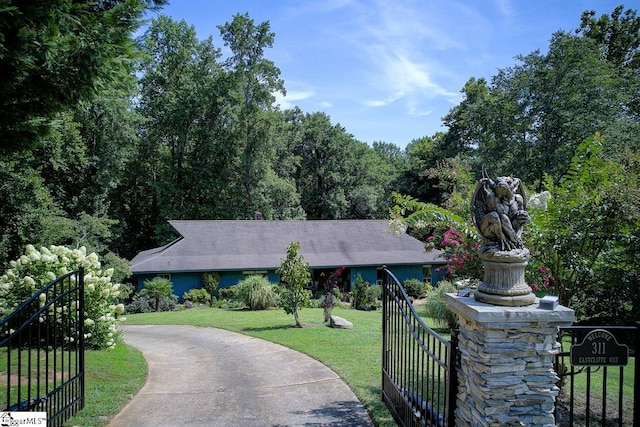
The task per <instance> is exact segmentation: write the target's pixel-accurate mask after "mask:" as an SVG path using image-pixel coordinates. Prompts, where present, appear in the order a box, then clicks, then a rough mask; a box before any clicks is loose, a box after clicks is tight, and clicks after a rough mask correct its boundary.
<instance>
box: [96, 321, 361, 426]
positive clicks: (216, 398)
mask: <svg viewBox="0 0 640 427" xmlns="http://www.w3.org/2000/svg"><path fill="white" fill-rule="evenodd" d="M125 342H126V343H127V344H130V345H132V346H134V347H136V348H138V349H139V350H140V351H141V352H142V354H143V355H144V358H145V359H146V361H147V365H148V378H147V381H146V383H145V385H144V386H143V387H142V389H141V390H140V392H139V393H138V394H137V395H136V396H135V397H134V398H133V400H131V402H129V404H128V405H127V406H126V407H125V408H124V409H123V410H122V411H121V412H120V413H119V414H118V415H116V416H115V417H114V418H113V420H111V422H110V423H109V424H108V427H133V426H135V427H143V426H176V425H189V426H234V427H235V426H261V427H262V426H274V427H275V426H373V423H372V422H371V419H370V418H369V416H368V414H367V412H366V410H365V409H364V407H363V405H362V404H361V403H360V402H359V401H358V400H357V398H356V397H355V395H354V394H353V392H352V391H351V390H350V389H349V388H348V387H347V386H346V384H345V383H344V382H343V381H342V380H341V379H340V377H338V375H336V373H335V372H333V371H331V370H330V369H329V368H327V367H326V366H324V365H323V364H321V363H320V362H318V361H316V360H314V359H312V358H310V357H308V356H306V355H303V354H301V353H298V352H296V351H293V350H291V349H288V348H286V347H283V346H281V345H278V344H274V343H271V342H268V341H264V340H261V339H258V338H252V337H248V336H245V335H241V334H237V333H234V332H228V331H224V330H221V329H215V328H198V327H194V326H178V325H170V326H166V325H163V326H156V325H128V326H126V327H125Z"/></svg>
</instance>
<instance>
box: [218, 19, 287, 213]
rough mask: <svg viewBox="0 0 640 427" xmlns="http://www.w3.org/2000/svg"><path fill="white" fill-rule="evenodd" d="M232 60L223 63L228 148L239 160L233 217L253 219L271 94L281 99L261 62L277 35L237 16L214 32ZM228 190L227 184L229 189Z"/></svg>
mask: <svg viewBox="0 0 640 427" xmlns="http://www.w3.org/2000/svg"><path fill="white" fill-rule="evenodd" d="M218 28H219V29H220V33H221V35H222V39H223V40H224V43H225V46H227V47H228V48H229V49H230V50H231V54H230V55H229V57H228V58H227V59H226V60H225V61H224V64H223V65H224V69H225V71H226V72H227V76H228V79H229V81H228V83H229V84H230V85H231V88H230V93H229V97H228V101H227V106H228V113H229V114H230V121H229V122H228V125H229V130H230V140H229V143H233V144H234V145H235V146H236V147H235V150H236V152H237V153H238V154H239V164H238V170H237V174H238V179H237V180H236V181H235V183H236V184H237V185H238V186H239V188H237V189H232V191H235V192H236V194H242V198H239V199H238V202H239V206H238V212H237V213H236V216H237V217H247V216H248V217H251V216H252V215H253V213H254V212H255V211H258V210H260V209H261V206H260V203H259V202H258V201H259V200H260V196H259V186H258V184H259V183H260V182H261V181H263V180H264V179H265V178H266V176H267V173H268V170H269V168H270V167H271V163H272V161H273V140H272V136H271V134H272V132H271V131H272V127H273V121H274V118H273V115H272V114H270V112H271V111H272V110H273V103H274V102H275V97H274V94H275V93H277V92H280V93H283V94H284V93H285V90H284V81H283V80H282V79H281V78H280V69H278V67H276V65H275V64H274V63H273V61H271V60H269V59H267V58H266V57H265V51H266V49H269V48H271V47H272V46H273V42H274V39H275V33H273V32H272V31H271V29H270V25H269V22H268V21H267V22H262V23H260V24H257V25H256V23H255V22H254V20H253V19H251V18H250V17H249V15H248V14H244V15H241V14H237V15H235V16H234V17H233V20H232V21H231V22H228V23H226V24H224V25H221V26H219V27H218ZM229 184H231V182H230V183H229Z"/></svg>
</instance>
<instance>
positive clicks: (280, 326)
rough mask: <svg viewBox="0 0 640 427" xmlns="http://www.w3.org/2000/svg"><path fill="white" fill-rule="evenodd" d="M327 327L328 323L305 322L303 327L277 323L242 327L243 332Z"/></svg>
mask: <svg viewBox="0 0 640 427" xmlns="http://www.w3.org/2000/svg"><path fill="white" fill-rule="evenodd" d="M320 327H327V325H308V324H305V323H303V324H302V327H300V328H299V327H297V326H296V325H276V326H259V327H248V328H242V329H240V330H241V331H243V332H264V331H284V330H287V329H302V328H304V329H307V328H311V329H313V328H320Z"/></svg>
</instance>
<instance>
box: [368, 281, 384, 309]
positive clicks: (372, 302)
mask: <svg viewBox="0 0 640 427" xmlns="http://www.w3.org/2000/svg"><path fill="white" fill-rule="evenodd" d="M365 296H366V301H367V304H369V306H371V307H376V308H377V307H378V306H381V305H382V302H381V301H380V299H381V298H382V286H380V285H371V286H369V287H368V288H367V290H366V293H365Z"/></svg>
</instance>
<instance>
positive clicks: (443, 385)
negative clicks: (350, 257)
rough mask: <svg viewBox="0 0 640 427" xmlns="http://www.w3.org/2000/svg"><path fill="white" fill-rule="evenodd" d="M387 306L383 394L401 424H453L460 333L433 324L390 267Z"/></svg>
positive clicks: (385, 294) (385, 286) (386, 283)
mask: <svg viewBox="0 0 640 427" xmlns="http://www.w3.org/2000/svg"><path fill="white" fill-rule="evenodd" d="M382 307H383V308H382V310H383V313H382V315H383V320H382V399H383V400H384V402H385V404H386V405H387V407H388V408H389V410H390V411H391V413H392V415H393V417H394V418H395V420H396V422H397V423H398V425H401V426H453V425H454V423H455V418H454V411H455V401H456V393H457V377H456V366H455V365H456V355H457V352H458V351H457V341H456V338H455V333H454V334H453V335H452V339H451V340H447V339H445V338H443V337H441V336H440V335H438V334H437V333H436V332H435V331H433V330H432V329H430V328H429V327H428V326H427V325H426V324H425V323H424V321H423V320H422V319H421V318H420V316H419V315H418V314H417V313H416V311H415V309H414V307H413V305H412V304H411V301H410V300H409V297H408V295H407V293H406V292H405V290H404V289H403V287H402V285H400V283H399V281H398V279H397V278H396V277H395V276H394V275H393V274H392V273H391V272H390V271H389V270H388V269H386V268H385V269H384V280H383V298H382Z"/></svg>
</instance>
